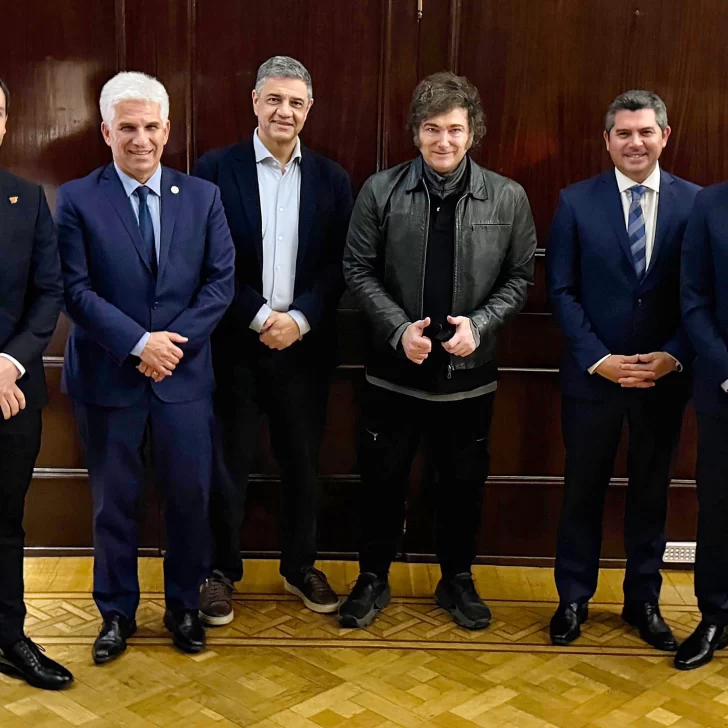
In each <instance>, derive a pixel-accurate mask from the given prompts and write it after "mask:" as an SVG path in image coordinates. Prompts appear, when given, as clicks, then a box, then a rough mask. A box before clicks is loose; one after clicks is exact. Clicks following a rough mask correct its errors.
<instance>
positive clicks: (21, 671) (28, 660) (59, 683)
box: [0, 637, 73, 690]
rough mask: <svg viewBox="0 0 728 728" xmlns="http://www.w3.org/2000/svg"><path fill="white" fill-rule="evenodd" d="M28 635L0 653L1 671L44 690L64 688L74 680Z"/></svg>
mask: <svg viewBox="0 0 728 728" xmlns="http://www.w3.org/2000/svg"><path fill="white" fill-rule="evenodd" d="M42 650H43V648H42V647H40V646H39V645H36V644H35V643H34V642H33V641H31V640H30V639H28V637H23V639H21V640H19V641H18V642H16V643H15V644H14V645H11V646H10V647H6V648H5V649H4V650H3V651H2V653H0V671H2V672H7V673H9V674H12V675H17V676H18V677H22V678H23V680H25V681H26V682H27V683H28V685H32V686H33V687H34V688H41V689H42V690H62V689H63V688H67V687H68V686H69V685H70V684H71V683H72V682H73V675H71V673H70V672H69V671H68V670H66V668H65V667H63V666H62V665H59V664H58V663H57V662H55V661H54V660H51V658H50V657H46V656H45V655H44V654H43V652H42Z"/></svg>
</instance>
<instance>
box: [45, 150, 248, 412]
mask: <svg viewBox="0 0 728 728" xmlns="http://www.w3.org/2000/svg"><path fill="white" fill-rule="evenodd" d="M174 188H176V189H177V190H178V192H177V193H176V194H175V193H173V192H172V189H174ZM56 216H57V220H58V242H59V247H60V251H61V262H62V265H63V278H64V283H65V300H66V310H67V312H68V315H69V317H70V318H71V320H72V322H73V328H72V330H71V334H70V336H69V338H68V343H67V345H66V358H65V364H64V382H65V386H66V389H67V391H68V393H69V394H70V396H71V397H72V398H74V399H77V400H79V401H81V402H84V403H86V404H95V405H103V406H107V407H123V406H127V405H129V404H132V403H133V402H134V401H136V399H138V398H139V397H140V396H141V395H142V393H143V392H144V390H145V388H146V387H147V386H149V383H150V382H151V386H152V387H153V388H154V392H155V394H156V395H157V396H158V397H159V398H160V399H162V400H163V401H165V402H185V401H191V400H194V399H199V398H202V397H205V396H208V395H210V393H211V392H212V391H213V389H214V384H215V383H214V376H213V373H212V364H211V355H210V334H211V333H212V330H213V329H214V328H215V326H216V325H217V323H218V321H219V320H220V318H221V317H222V315H223V313H224V311H225V309H226V308H227V307H228V305H229V304H230V301H231V300H232V297H233V290H234V260H235V252H234V248H233V244H232V240H231V239H230V232H229V230H228V226H227V223H226V221H225V213H224V212H223V209H222V204H221V202H220V193H219V190H218V189H217V188H216V187H215V186H214V185H211V184H209V183H207V182H204V181H202V180H199V179H195V178H193V177H189V176H187V175H185V174H182V173H180V172H177V171H175V170H172V169H169V168H167V167H163V169H162V212H161V223H162V224H161V245H160V252H159V272H158V275H157V278H156V280H155V278H154V276H153V274H152V271H151V268H150V261H149V260H148V257H147V256H146V254H145V250H144V245H143V241H142V237H141V233H140V232H139V225H138V223H137V220H136V217H135V215H134V210H133V209H132V206H131V203H130V202H129V199H128V198H127V196H126V193H125V192H124V188H123V186H122V184H121V180H120V179H119V176H118V174H117V173H116V170H115V168H114V166H113V165H112V164H110V165H108V166H106V167H100V168H99V169H97V170H95V171H94V172H92V173H91V174H90V175H88V177H84V178H82V179H78V180H74V181H73V182H68V183H67V184H65V185H63V186H62V187H61V188H60V190H59V195H58V207H57V211H56ZM165 330H166V331H174V332H176V333H178V334H182V335H183V336H186V337H188V338H189V342H188V343H186V344H181V345H180V348H181V349H182V350H183V351H184V358H183V359H182V361H181V362H180V364H179V365H178V366H177V368H176V369H175V371H174V374H173V375H172V376H171V377H166V378H165V379H163V380H162V381H161V382H160V383H158V384H157V383H153V382H152V380H151V379H149V380H148V379H147V378H146V377H145V376H144V375H142V374H141V373H140V372H139V371H137V370H136V364H138V361H139V360H138V359H136V357H133V356H130V352H131V350H132V349H133V348H134V345H135V344H136V343H137V341H138V340H139V339H140V338H141V336H142V335H143V334H144V333H145V332H146V331H150V332H151V331H165Z"/></svg>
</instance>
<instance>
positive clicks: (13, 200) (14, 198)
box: [8, 195, 18, 205]
mask: <svg viewBox="0 0 728 728" xmlns="http://www.w3.org/2000/svg"><path fill="white" fill-rule="evenodd" d="M8 201H9V202H10V204H11V205H15V204H17V202H18V196H17V195H15V196H13V197H8Z"/></svg>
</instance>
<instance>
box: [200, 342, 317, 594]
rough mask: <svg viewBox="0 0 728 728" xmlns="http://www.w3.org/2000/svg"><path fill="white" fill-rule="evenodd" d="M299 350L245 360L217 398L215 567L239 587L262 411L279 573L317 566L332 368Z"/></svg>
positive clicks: (213, 513) (270, 352) (213, 511)
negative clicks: (277, 472)
mask: <svg viewBox="0 0 728 728" xmlns="http://www.w3.org/2000/svg"><path fill="white" fill-rule="evenodd" d="M296 346H297V344H294V345H293V346H292V347H290V348H289V349H284V350H283V351H273V350H269V349H265V351H262V352H260V354H259V355H258V356H256V357H255V358H253V359H252V360H248V361H245V362H242V363H240V364H239V365H238V366H237V367H236V368H235V370H234V372H233V374H232V379H231V383H229V384H228V386H223V387H220V388H219V389H218V392H217V393H216V400H215V413H216V438H215V439H216V443H215V454H214V465H213V487H212V493H211V497H210V520H211V529H212V537H213V558H212V568H213V570H218V571H221V572H222V573H223V574H225V576H226V577H227V578H228V579H230V580H231V581H234V582H235V581H239V580H240V579H242V578H243V562H242V559H241V556H240V528H241V525H242V521H243V507H244V503H245V493H246V489H247V483H248V476H249V473H250V469H251V466H252V460H253V455H254V453H255V449H256V444H257V442H258V426H259V420H260V415H261V413H265V414H267V415H268V420H269V426H270V437H271V446H272V449H273V453H274V455H275V457H276V460H277V461H278V464H279V466H280V469H281V512H280V542H281V563H280V572H281V574H282V575H283V576H288V575H294V574H296V573H298V572H301V571H305V570H306V569H308V568H310V567H311V566H313V564H314V562H315V561H316V548H317V547H316V542H317V529H318V514H319V507H320V502H321V489H320V484H319V480H318V452H319V445H320V442H321V437H322V435H323V428H324V423H325V419H326V405H327V401H328V387H329V369H328V368H325V367H322V366H321V365H320V364H318V362H316V361H315V360H312V359H311V358H309V357H306V356H305V355H301V353H300V352H296V351H294V349H295V347H296ZM261 348H262V347H261ZM228 382H230V380H228Z"/></svg>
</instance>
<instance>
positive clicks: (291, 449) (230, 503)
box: [193, 56, 352, 625]
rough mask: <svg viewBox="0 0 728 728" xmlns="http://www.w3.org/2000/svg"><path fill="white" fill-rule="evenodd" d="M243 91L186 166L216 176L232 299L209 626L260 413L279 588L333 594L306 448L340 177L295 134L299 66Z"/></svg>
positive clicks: (312, 437) (344, 180)
mask: <svg viewBox="0 0 728 728" xmlns="http://www.w3.org/2000/svg"><path fill="white" fill-rule="evenodd" d="M252 95H253V111H254V113H255V115H256V116H257V118H258V128H257V129H256V130H255V132H254V133H253V135H252V137H251V138H249V139H247V140H244V141H243V142H240V143H238V144H234V145H233V146H231V147H227V148H225V149H217V150H214V151H211V152H209V153H208V154H205V155H204V156H203V157H202V158H201V159H200V160H199V161H198V162H197V165H196V166H195V169H194V171H193V174H194V175H197V176H199V177H202V178H203V179H207V180H210V181H211V182H214V183H215V184H217V185H219V186H220V194H221V195H222V202H223V205H224V206H225V214H226V215H227V219H228V222H229V223H230V231H231V233H232V236H233V240H234V242H235V249H236V255H237V264H236V270H235V272H236V277H237V283H238V286H237V293H236V296H235V303H234V304H233V306H231V308H230V311H229V312H228V314H227V315H226V316H225V318H224V319H223V322H222V323H221V325H220V327H219V328H218V330H217V331H216V332H215V336H214V338H213V350H214V355H215V375H216V376H217V378H218V382H219V385H220V386H219V389H218V395H217V397H216V401H215V411H216V414H217V416H218V423H219V425H220V434H221V437H220V445H219V448H218V449H217V451H216V456H215V471H214V477H213V490H212V494H211V499H210V515H211V523H212V535H213V543H214V549H213V559H212V570H211V573H210V577H209V579H208V580H207V581H206V583H205V586H204V587H203V589H202V594H201V600H200V601H201V605H200V612H201V618H202V619H203V620H204V621H205V622H206V623H207V624H210V625H221V624H227V623H228V622H230V621H231V620H232V618H233V608H232V591H233V583H234V582H236V581H239V580H240V579H242V576H243V563H242V560H241V558H240V536H239V531H240V526H241V522H242V505H243V501H244V494H245V486H246V482H247V479H248V472H249V470H250V466H251V461H252V456H253V452H254V448H255V443H256V441H257V438H256V433H257V425H258V415H259V413H260V411H261V410H262V411H265V412H266V413H267V414H268V419H269V422H270V433H271V445H272V447H273V451H274V453H275V456H276V459H277V460H278V462H279V464H280V466H281V515H280V542H281V564H280V572H281V575H282V576H283V578H284V584H285V588H286V590H287V591H289V592H291V593H293V594H295V595H296V596H298V597H299V598H300V599H301V600H302V601H303V603H304V605H305V606H306V607H308V608H309V609H311V610H313V611H315V612H323V613H329V612H335V611H336V610H337V608H338V605H339V600H338V597H337V596H336V594H335V593H334V591H333V590H332V589H331V587H330V586H329V584H328V581H327V580H326V576H325V575H324V573H323V572H321V571H319V570H318V569H315V568H314V562H315V561H316V547H317V538H316V536H317V520H318V512H319V504H320V500H321V496H320V486H319V482H318V478H317V459H318V449H319V443H320V440H321V435H322V432H323V426H324V420H325V415H326V403H327V399H328V388H329V375H330V372H331V369H332V368H333V366H334V364H335V362H336V354H337V341H336V306H337V303H338V301H339V298H340V297H341V294H342V293H343V290H344V280H343V276H342V272H341V259H342V255H343V249H344V241H345V239H346V230H347V226H348V223H349V216H350V214H351V207H352V196H351V186H350V183H349V176H348V175H347V174H346V172H345V171H344V170H343V169H342V168H341V167H340V166H339V165H338V164H336V163H334V162H332V161H331V160H329V159H326V158H325V157H322V156H320V155H318V154H316V153H314V152H312V151H311V150H310V149H308V148H307V147H305V146H304V145H302V144H301V140H300V138H299V134H300V133H301V130H302V129H303V125H304V123H305V122H306V118H307V116H308V112H309V111H310V109H311V105H312V104H313V91H312V86H311V76H310V74H309V72H308V71H307V70H306V68H305V67H304V66H303V64H301V63H300V62H299V61H297V60H295V59H293V58H289V57H287V56H274V57H273V58H269V59H268V60H267V61H266V62H265V63H263V64H262V65H261V66H260V68H259V69H258V76H257V80H256V83H255V90H254V91H253V94H252Z"/></svg>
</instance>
